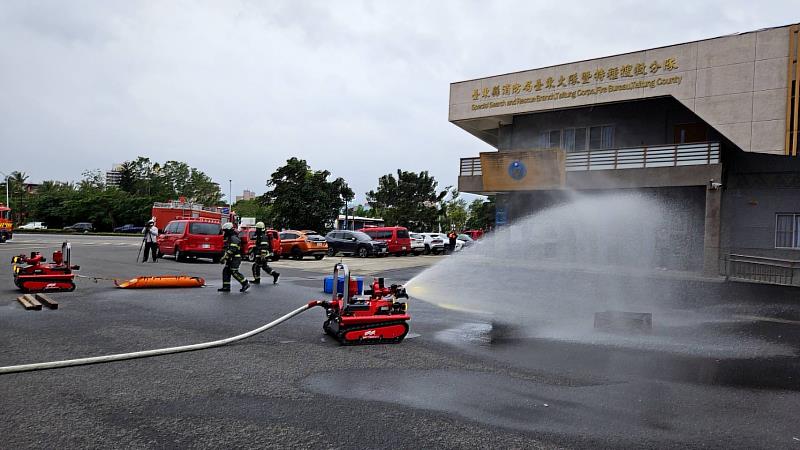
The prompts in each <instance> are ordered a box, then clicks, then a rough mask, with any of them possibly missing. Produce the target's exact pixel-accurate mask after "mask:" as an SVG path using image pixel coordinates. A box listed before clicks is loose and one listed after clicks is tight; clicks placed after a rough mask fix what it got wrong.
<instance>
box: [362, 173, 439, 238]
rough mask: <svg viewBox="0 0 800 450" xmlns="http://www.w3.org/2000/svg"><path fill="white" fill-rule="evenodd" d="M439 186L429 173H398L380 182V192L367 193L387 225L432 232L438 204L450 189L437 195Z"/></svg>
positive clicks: (383, 177)
mask: <svg viewBox="0 0 800 450" xmlns="http://www.w3.org/2000/svg"><path fill="white" fill-rule="evenodd" d="M437 185H438V183H437V182H436V180H435V179H434V178H433V177H432V176H430V175H429V174H428V171H422V172H420V173H416V172H407V171H404V170H400V169H398V170H397V178H395V177H394V175H392V174H387V175H384V176H382V177H380V178H379V179H378V189H377V190H374V191H369V192H367V202H368V203H369V205H370V206H371V207H372V209H373V210H374V211H375V214H376V215H377V216H378V217H382V218H383V220H384V222H386V224H387V225H401V226H404V227H407V228H409V229H412V230H431V229H433V226H434V224H435V223H436V219H437V216H438V213H439V211H438V208H437V203H438V202H439V201H441V200H442V198H444V196H445V195H447V190H444V191H442V192H438V193H437V192H436V187H437Z"/></svg>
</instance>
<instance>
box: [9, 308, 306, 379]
mask: <svg viewBox="0 0 800 450" xmlns="http://www.w3.org/2000/svg"><path fill="white" fill-rule="evenodd" d="M317 305H319V302H316V301H312V302H309V303H307V304H305V305H303V306H302V307H300V308H297V309H295V310H294V311H292V312H290V313H288V314H286V315H284V316H282V317H279V318H277V319H275V320H273V321H272V322H270V323H268V324H266V325H263V326H261V327H259V328H256V329H255V330H252V331H248V332H247V333H243V334H240V335H238V336H233V337H229V338H226V339H220V340H218V341H211V342H202V343H200V344H192V345H183V346H180V347H168V348H158V349H155V350H144V351H140V352H132V353H117V354H116V355H105V356H93V357H89V358H78V359H67V360H64V361H50V362H43V363H35V364H21V365H18V366H7V367H0V375H3V374H7V373H18V372H30V371H33V370H47V369H58V368H61V367H72V366H83V365H87V364H98V363H107V362H112V361H123V360H126V359H136V358H148V357H150V356H160V355H168V354H170V353H183V352H191V351H195V350H203V349H207V348H212V347H220V346H222V345H227V344H230V343H232V342H236V341H241V340H242V339H247V338H249V337H251V336H255V335H257V334H259V333H262V332H264V331H267V330H269V329H270V328H272V327H274V326H276V325H278V324H280V323H282V322H285V321H287V320H289V319H291V318H292V317H294V316H296V315H298V314H300V313H302V312H304V311H307V310H309V309H311V308H313V307H314V306H317Z"/></svg>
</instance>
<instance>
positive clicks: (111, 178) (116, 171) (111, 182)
mask: <svg viewBox="0 0 800 450" xmlns="http://www.w3.org/2000/svg"><path fill="white" fill-rule="evenodd" d="M121 180H122V164H114V166H113V167H112V168H111V170H109V171H108V172H106V186H119V182H120V181H121Z"/></svg>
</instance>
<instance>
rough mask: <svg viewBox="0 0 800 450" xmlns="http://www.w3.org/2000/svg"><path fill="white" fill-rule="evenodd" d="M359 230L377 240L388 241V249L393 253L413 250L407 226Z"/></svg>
mask: <svg viewBox="0 0 800 450" xmlns="http://www.w3.org/2000/svg"><path fill="white" fill-rule="evenodd" d="M358 231H363V232H364V233H366V234H367V235H369V237H371V238H372V239H375V240H376V241H383V242H386V245H387V250H388V252H389V253H390V254H392V255H395V256H400V255H407V254H408V252H410V251H411V237H410V236H409V234H408V229H407V228H405V227H373V228H362V229H361V230H358Z"/></svg>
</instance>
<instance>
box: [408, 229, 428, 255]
mask: <svg viewBox="0 0 800 450" xmlns="http://www.w3.org/2000/svg"><path fill="white" fill-rule="evenodd" d="M408 237H409V238H410V239H411V252H410V253H409V254H410V255H412V256H417V255H421V254H423V253H425V236H423V235H421V234H419V233H408Z"/></svg>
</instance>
